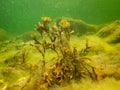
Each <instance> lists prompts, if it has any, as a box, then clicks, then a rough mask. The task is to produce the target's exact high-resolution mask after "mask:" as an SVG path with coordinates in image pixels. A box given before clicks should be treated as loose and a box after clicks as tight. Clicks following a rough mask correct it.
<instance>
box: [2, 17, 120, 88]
mask: <svg viewBox="0 0 120 90" xmlns="http://www.w3.org/2000/svg"><path fill="white" fill-rule="evenodd" d="M51 22H52V20H51V18H49V17H43V18H42V22H41V23H40V22H39V23H37V24H36V27H35V30H36V31H35V33H33V32H30V33H25V34H24V35H22V36H20V37H17V38H13V39H11V40H7V41H1V42H0V65H1V67H0V90H65V89H67V90H80V89H82V90H101V89H104V90H113V88H115V89H114V90H119V89H120V88H119V85H120V81H119V80H120V53H119V50H120V49H119V48H120V44H119V31H120V28H119V21H116V22H114V23H112V24H110V25H107V26H105V27H103V28H102V29H100V30H99V31H98V30H97V26H95V25H90V24H86V23H84V22H83V21H79V20H74V19H68V18H62V19H60V20H56V22H52V23H51ZM84 30H85V31H84ZM97 31H98V32H97ZM88 33H89V34H88ZM31 36H32V39H31ZM111 43H112V44H111ZM113 43H114V44H113ZM109 85H111V87H109Z"/></svg>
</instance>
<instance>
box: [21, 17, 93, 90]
mask: <svg viewBox="0 0 120 90" xmlns="http://www.w3.org/2000/svg"><path fill="white" fill-rule="evenodd" d="M50 21H51V19H50V18H49V17H43V18H42V23H38V24H37V25H36V30H37V31H38V32H39V34H40V36H41V39H38V38H37V36H36V34H34V35H33V39H34V43H33V44H31V45H32V46H33V47H35V48H36V49H37V50H38V51H39V52H40V54H41V55H42V57H43V59H41V60H40V63H41V64H38V66H37V67H36V68H35V70H34V71H33V72H34V73H33V74H32V75H31V76H30V78H29V79H28V81H27V83H26V84H25V85H24V86H23V87H22V90H28V89H30V90H33V89H34V90H41V89H46V88H48V89H49V88H52V87H55V86H64V85H66V84H68V83H70V81H72V80H75V81H79V80H80V79H81V78H85V77H90V78H92V79H93V78H94V75H93V74H92V73H94V72H93V69H92V67H91V66H90V65H89V64H87V63H86V60H88V61H89V60H90V58H87V57H85V54H84V53H86V49H87V48H88V43H86V48H85V50H83V51H82V53H81V52H80V51H78V50H77V48H76V47H72V46H71V44H70V38H71V34H72V33H73V32H74V31H73V30H71V29H70V23H69V22H68V21H67V20H66V19H62V20H61V21H60V22H59V24H58V25H57V24H56V23H54V24H53V26H52V27H50V26H49V23H50ZM48 49H50V50H52V51H54V52H55V53H56V54H57V57H55V58H54V61H53V63H52V65H50V64H49V62H47V61H46V53H47V50H48ZM36 83H37V84H36ZM31 84H32V85H31ZM44 85H45V87H43V86H44Z"/></svg>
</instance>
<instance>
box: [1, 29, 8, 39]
mask: <svg viewBox="0 0 120 90" xmlns="http://www.w3.org/2000/svg"><path fill="white" fill-rule="evenodd" d="M8 38H9V37H8V33H7V32H6V31H5V30H4V29H2V28H0V41H4V40H7V39H8Z"/></svg>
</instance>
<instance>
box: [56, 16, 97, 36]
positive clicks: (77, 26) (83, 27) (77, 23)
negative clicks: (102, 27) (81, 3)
mask: <svg viewBox="0 0 120 90" xmlns="http://www.w3.org/2000/svg"><path fill="white" fill-rule="evenodd" d="M61 19H66V20H67V21H68V22H69V23H70V29H71V30H74V31H75V34H77V35H78V36H80V35H84V34H93V33H95V32H96V31H97V26H96V25H92V24H88V23H86V22H84V21H82V20H77V19H72V18H59V19H57V20H56V21H57V22H59V21H60V20H61Z"/></svg>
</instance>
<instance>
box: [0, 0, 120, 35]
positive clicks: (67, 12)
mask: <svg viewBox="0 0 120 90" xmlns="http://www.w3.org/2000/svg"><path fill="white" fill-rule="evenodd" d="M119 3H120V0H0V28H3V29H5V30H7V31H9V32H11V33H16V32H17V33H20V32H25V31H29V30H32V29H33V28H34V24H35V23H36V22H38V21H39V20H40V19H41V17H42V16H49V17H52V18H57V17H63V16H65V17H72V18H76V19H82V20H84V21H86V22H88V23H93V24H102V23H106V22H111V21H114V20H117V19H120V11H119V9H120V5H119Z"/></svg>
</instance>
